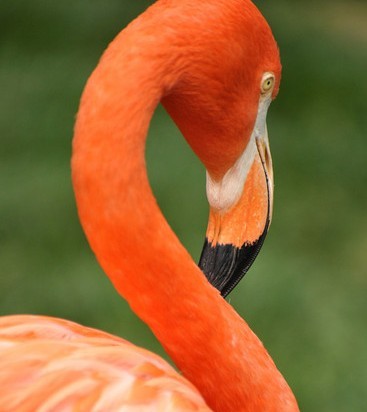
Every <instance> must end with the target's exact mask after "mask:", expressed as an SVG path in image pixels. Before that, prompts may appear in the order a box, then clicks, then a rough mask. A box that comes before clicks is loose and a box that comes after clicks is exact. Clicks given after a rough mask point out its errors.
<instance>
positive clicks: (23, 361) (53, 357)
mask: <svg viewBox="0 0 367 412" xmlns="http://www.w3.org/2000/svg"><path fill="white" fill-rule="evenodd" d="M0 365H1V370H0V411H2V412H5V411H7V412H8V411H9V412H10V411H18V412H26V411H27V412H31V411H69V410H72V411H122V410H124V411H125V410H129V411H137V412H138V411H142V412H144V411H152V410H154V411H156V410H157V411H203V412H204V411H209V410H210V409H209V408H208V406H206V404H205V401H204V400H203V399H202V397H201V396H200V394H199V392H198V391H197V390H196V389H195V388H194V387H193V385H192V384H190V383H189V382H188V381H187V380H186V379H185V378H183V377H182V376H181V375H179V374H178V373H177V372H176V371H175V370H174V369H173V368H172V367H171V366H170V365H169V364H168V363H167V362H165V361H164V360H163V359H161V358H160V357H158V356H157V355H155V354H153V353H151V352H148V351H147V350H145V349H142V348H139V347H137V346H134V345H132V344H131V343H129V342H127V341H125V340H123V339H121V338H118V337H116V336H112V335H110V334H108V333H105V332H101V331H99V330H96V329H91V328H87V327H83V326H80V325H78V324H76V323H73V322H70V321H67V320H63V319H56V318H50V317H43V316H31V315H14V316H7V317H2V318H0Z"/></svg>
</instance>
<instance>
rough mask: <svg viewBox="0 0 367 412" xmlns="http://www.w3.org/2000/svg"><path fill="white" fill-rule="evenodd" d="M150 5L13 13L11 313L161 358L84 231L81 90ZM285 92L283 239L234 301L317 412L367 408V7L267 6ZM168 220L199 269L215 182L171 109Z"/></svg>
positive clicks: (59, 5) (5, 132) (6, 17)
mask: <svg viewBox="0 0 367 412" xmlns="http://www.w3.org/2000/svg"><path fill="white" fill-rule="evenodd" d="M150 3H152V2H151V1H134V2H132V1H127V0H109V1H108V2H106V1H102V0H93V1H92V0H89V1H88V0H76V1H74V2H49V1H46V0H32V1H31V2H30V1H25V0H2V1H1V4H0V39H1V41H0V61H1V64H0V87H1V93H0V117H1V120H0V139H1V149H0V188H1V191H0V222H1V223H0V273H1V275H0V291H1V299H0V313H1V314H10V313H26V312H27V313H39V314H41V313H42V314H47V315H52V316H59V317H66V318H69V319H72V320H75V321H77V322H81V323H84V324H87V325H90V326H94V327H97V328H102V329H104V330H108V331H110V332H113V333H116V334H118V335H120V336H124V337H126V338H128V339H130V340H132V341H133V342H135V343H137V344H139V345H141V346H145V347H148V348H150V349H152V350H155V351H158V352H160V353H162V350H161V349H160V347H159V345H158V344H157V342H156V341H155V340H154V338H153V337H152V335H151V333H150V332H149V331H148V330H147V328H146V327H145V326H144V325H142V324H141V323H140V321H138V320H137V319H136V318H135V316H134V315H133V314H132V313H131V311H130V310H129V308H128V306H127V305H126V303H125V302H124V301H123V300H122V299H120V297H119V296H118V295H117V293H116V292H115V291H114V289H113V288H112V286H111V285H110V283H109V281H108V280H107V279H106V278H105V277H104V275H103V273H102V271H101V270H100V269H99V267H98V264H97V263H96V261H95V259H94V257H93V255H92V253H91V252H90V251H89V248H88V246H87V244H86V241H85V239H84V236H83V234H82V232H81V229H80V227H79V224H78V219H77V216H76V211H75V205H74V198H73V193H72V188H71V183H70V170H69V157H70V144H71V137H72V128H73V122H74V116H75V113H76V110H77V107H78V100H79V96H80V94H81V91H82V89H83V85H84V83H85V81H86V79H87V77H88V75H89V73H90V72H91V71H92V69H93V67H94V66H95V65H96V63H97V61H98V58H99V56H100V54H101V53H102V50H103V49H104V48H105V46H106V45H107V44H108V42H109V41H110V40H111V39H112V38H113V37H114V36H115V35H116V34H117V33H118V31H119V30H120V29H121V28H122V27H124V26H125V25H126V24H127V23H128V22H129V21H130V20H131V19H132V18H133V17H134V16H136V15H137V14H138V13H139V12H141V11H142V10H144V8H145V7H146V6H148V5H149V4H150ZM257 4H258V6H259V7H260V9H261V10H262V12H263V13H264V15H265V16H266V17H267V19H268V21H269V23H270V25H271V26H272V28H273V31H274V33H275V36H276V38H277V39H278V42H279V46H280V50H281V55H282V61H283V81H282V86H281V92H280V95H279V98H278V100H277V101H276V102H275V103H274V104H273V107H272V108H271V110H270V113H269V120H268V128H269V134H270V138H271V145H272V154H273V160H274V168H275V178H276V191H275V211H274V220H273V224H272V228H271V231H270V234H269V236H268V239H267V241H266V243H265V246H264V250H263V251H262V253H261V254H260V256H259V258H258V260H257V262H256V263H255V265H254V267H253V269H252V270H251V271H250V273H249V274H248V275H247V276H246V279H245V280H244V281H242V282H241V284H240V286H239V287H238V288H237V289H236V291H234V292H233V293H232V295H231V297H230V299H231V303H232V304H233V306H234V307H235V308H236V309H237V310H238V311H239V312H240V313H241V315H242V316H243V317H245V318H246V319H247V320H248V321H249V323H250V325H251V326H252V327H253V329H254V330H255V332H256V333H257V334H258V335H259V336H260V337H261V339H262V340H263V341H264V343H265V345H266V347H267V348H268V349H269V351H270V353H271V354H272V356H273V357H274V360H275V362H276V363H277V365H278V366H279V368H280V370H281V371H282V372H283V373H284V375H285V376H286V378H287V380H288V381H289V382H290V384H291V386H292V387H293V389H294V391H295V393H296V395H297V398H298V399H299V402H300V406H301V409H302V410H303V411H333V412H338V411H340V412H344V411H358V410H363V409H364V398H365V395H364V386H365V382H366V381H367V372H366V371H367V354H366V341H367V328H366V326H367V325H366V320H365V319H366V318H365V312H366V309H367V308H366V289H367V283H366V282H367V262H366V260H367V258H366V250H367V235H366V233H367V214H366V202H367V191H366V182H367V167H366V152H367V145H366V135H367V122H366V103H365V101H366V95H367V82H366V81H365V76H366V74H365V73H366V69H367V47H366V46H367V28H366V27H367V26H366V25H365V21H366V18H367V7H366V5H365V3H364V2H362V1H359V2H358V1H355V0H354V1H349V2H347V1H332V2H331V1H330V2H321V3H320V2H316V1H311V2H310V1H298V2H295V1H293V2H291V1H286V0H279V1H277V2H265V1H258V2H257ZM147 156H148V166H149V172H150V178H151V181H152V185H153V188H154V191H155V193H156V195H157V197H158V201H159V203H160V205H161V207H162V209H163V210H164V212H165V214H166V216H167V218H168V220H169V222H170V223H171V225H172V226H173V228H174V229H175V231H176V233H177V234H178V236H179V237H180V238H181V239H182V241H183V242H184V244H185V245H186V247H187V248H188V249H189V251H190V252H191V253H192V255H193V256H194V258H195V259H197V258H198V256H199V253H200V248H201V245H202V242H203V240H204V233H205V225H206V214H207V205H206V200H205V189H204V185H205V176H204V170H203V168H202V166H201V165H200V164H199V163H198V161H197V160H196V158H195V157H194V156H193V154H192V153H191V151H190V150H189V149H188V147H187V145H186V143H185V142H184V140H183V139H182V138H181V137H180V135H179V133H178V131H177V130H176V128H175V127H174V126H173V125H172V123H171V122H170V120H169V118H168V117H167V115H166V114H165V113H164V112H163V110H162V109H159V110H158V112H157V114H156V116H155V118H154V120H153V124H152V126H151V131H150V139H149V141H148V148H147Z"/></svg>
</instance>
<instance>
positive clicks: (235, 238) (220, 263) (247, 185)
mask: <svg viewBox="0 0 367 412" xmlns="http://www.w3.org/2000/svg"><path fill="white" fill-rule="evenodd" d="M266 109H267V108H266ZM260 117H262V119H261V118H260V119H259V116H258V120H259V121H257V122H256V125H255V128H254V132H253V133H252V135H251V139H250V141H249V143H248V145H247V148H246V150H245V152H244V153H243V154H242V156H241V158H240V159H238V161H237V162H236V163H235V165H234V166H233V167H232V168H231V169H230V170H229V171H228V172H227V173H226V175H225V176H224V177H223V178H222V179H221V181H219V182H218V181H214V180H213V179H211V177H210V175H209V174H208V173H207V195H208V200H209V203H210V214H209V223H208V229H207V233H206V240H205V243H204V247H203V251H202V254H201V257H200V261H199V267H200V269H201V270H202V271H203V272H204V274H205V276H206V277H207V279H208V280H209V282H210V283H211V284H212V285H213V286H214V287H216V288H217V289H218V290H219V291H220V293H221V295H222V296H223V297H225V296H227V295H228V294H229V293H230V292H231V291H232V289H233V288H234V287H235V286H236V285H237V284H238V282H239V281H240V280H241V279H242V277H243V276H244V275H245V274H246V272H247V271H248V270H249V268H250V266H251V265H252V263H253V262H254V260H255V258H256V257H257V255H258V253H259V251H260V249H261V246H262V245H263V242H264V239H265V237H266V234H267V232H268V229H269V226H270V222H271V217H272V210H273V168H272V160H271V154H270V148H269V140H268V134H267V128H266V119H265V118H266V116H265V117H264V116H260Z"/></svg>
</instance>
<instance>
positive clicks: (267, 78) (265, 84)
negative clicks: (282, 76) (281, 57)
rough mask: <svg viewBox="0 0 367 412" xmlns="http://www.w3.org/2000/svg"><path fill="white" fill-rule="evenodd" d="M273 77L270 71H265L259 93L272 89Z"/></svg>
mask: <svg viewBox="0 0 367 412" xmlns="http://www.w3.org/2000/svg"><path fill="white" fill-rule="evenodd" d="M274 83H275V77H274V75H273V74H272V73H265V74H264V76H263V78H262V81H261V93H263V94H265V93H267V92H269V91H270V90H272V89H273V87H274Z"/></svg>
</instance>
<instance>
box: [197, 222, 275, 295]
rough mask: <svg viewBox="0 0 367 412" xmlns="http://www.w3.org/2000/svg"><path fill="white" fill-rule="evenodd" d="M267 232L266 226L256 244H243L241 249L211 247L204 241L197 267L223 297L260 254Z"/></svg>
mask: <svg viewBox="0 0 367 412" xmlns="http://www.w3.org/2000/svg"><path fill="white" fill-rule="evenodd" d="M267 232H268V225H266V227H265V229H264V231H263V233H262V235H261V236H260V237H259V239H258V240H257V241H256V242H254V243H252V244H251V245H247V244H245V245H243V246H242V247H241V248H239V247H236V246H234V245H231V244H225V245H223V244H217V245H215V246H213V245H212V244H211V242H209V241H208V239H205V243H204V247H203V251H202V252H201V256H200V260H199V267H200V269H201V270H202V271H203V272H204V274H205V276H206V277H207V279H208V281H209V282H210V283H211V284H212V285H213V286H214V287H215V288H217V289H218V290H219V291H220V293H221V295H222V296H223V297H226V296H227V295H228V294H229V293H230V292H231V291H232V290H233V289H234V288H235V287H236V286H237V284H238V283H239V281H240V280H241V279H242V278H243V277H244V276H245V274H246V272H247V271H248V270H249V269H250V267H251V265H252V264H253V262H254V261H255V259H256V257H257V255H258V254H259V252H260V249H261V247H262V245H263V243H264V240H265V237H266V234H267Z"/></svg>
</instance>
